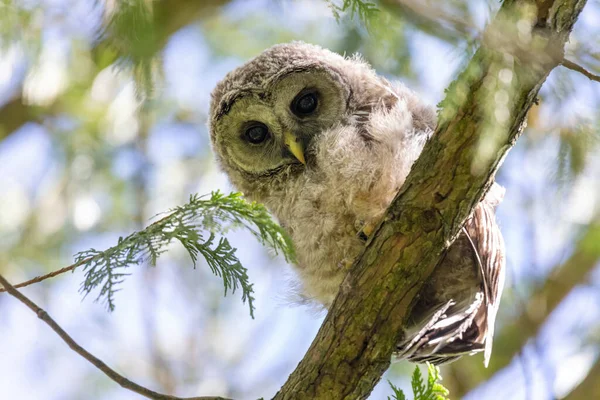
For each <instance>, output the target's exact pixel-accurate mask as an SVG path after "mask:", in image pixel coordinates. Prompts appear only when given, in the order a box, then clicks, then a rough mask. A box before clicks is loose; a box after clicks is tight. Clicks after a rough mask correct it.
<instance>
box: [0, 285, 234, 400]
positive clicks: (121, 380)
mask: <svg viewBox="0 0 600 400" xmlns="http://www.w3.org/2000/svg"><path fill="white" fill-rule="evenodd" d="M0 285H2V286H3V287H4V289H5V290H6V291H7V292H8V293H9V294H10V295H11V296H14V297H15V298H16V299H17V300H19V301H20V302H21V303H23V304H25V305H26V306H27V307H29V309H31V311H33V312H34V313H35V314H36V315H37V316H38V318H40V319H41V320H42V321H44V322H45V323H46V324H48V326H50V328H52V330H53V331H54V332H56V334H57V335H58V336H60V338H61V339H62V340H63V341H64V342H65V343H66V344H67V345H68V346H69V347H70V348H71V350H73V351H74V352H76V353H77V354H79V355H80V356H81V357H83V358H85V359H86V360H87V361H89V362H90V363H91V364H93V365H94V366H95V367H96V368H98V369H99V370H100V371H102V372H104V374H105V375H106V376H108V377H109V378H110V379H112V380H113V381H115V382H116V383H118V384H119V385H121V386H122V387H124V388H125V389H129V390H131V391H132V392H135V393H138V394H140V395H142V396H144V397H146V398H149V399H154V400H229V399H226V398H224V397H218V396H208V397H186V398H182V397H176V396H170V395H167V394H162V393H157V392H155V391H152V390H150V389H147V388H145V387H143V386H140V385H138V384H137V383H135V382H132V381H130V380H129V379H127V378H125V377H124V376H123V375H121V374H119V373H118V372H116V371H115V370H113V369H112V368H110V367H109V366H108V365H106V364H105V363H104V362H103V361H102V360H100V359H99V358H96V357H95V356H94V355H92V354H91V353H90V352H88V351H87V350H86V349H84V348H83V347H81V346H80V345H79V344H78V343H77V342H75V340H73V338H72V337H71V336H69V334H68V333H67V332H65V331H64V330H63V329H62V328H61V327H60V325H58V324H57V323H56V321H54V320H53V319H52V318H51V317H50V315H48V313H47V312H46V311H44V310H43V309H41V308H40V307H38V305H37V304H35V303H34V302H33V301H31V300H29V299H28V298H27V297H26V296H25V295H23V294H22V293H21V292H19V291H18V290H17V289H16V288H15V287H14V286H13V285H11V284H10V283H9V282H8V281H7V280H6V279H4V277H3V276H2V275H0Z"/></svg>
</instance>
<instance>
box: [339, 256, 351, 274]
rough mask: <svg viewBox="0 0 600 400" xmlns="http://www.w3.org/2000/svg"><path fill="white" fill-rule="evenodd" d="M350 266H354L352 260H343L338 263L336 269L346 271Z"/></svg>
mask: <svg viewBox="0 0 600 400" xmlns="http://www.w3.org/2000/svg"><path fill="white" fill-rule="evenodd" d="M352 264H354V259H353V258H344V259H343V260H342V261H340V262H339V263H338V267H339V268H340V269H343V270H345V271H348V270H349V269H350V267H351V266H352Z"/></svg>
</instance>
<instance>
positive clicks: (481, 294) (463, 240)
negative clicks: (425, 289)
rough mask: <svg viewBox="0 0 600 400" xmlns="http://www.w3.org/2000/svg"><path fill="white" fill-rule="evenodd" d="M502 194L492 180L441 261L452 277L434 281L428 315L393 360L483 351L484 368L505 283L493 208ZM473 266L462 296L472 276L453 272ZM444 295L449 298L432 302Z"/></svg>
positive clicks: (446, 358)
mask: <svg viewBox="0 0 600 400" xmlns="http://www.w3.org/2000/svg"><path fill="white" fill-rule="evenodd" d="M503 195H504V189H503V188H502V187H501V186H500V185H497V184H494V185H493V186H492V188H491V189H490V191H489V192H488V194H487V195H486V197H485V198H484V199H483V200H482V201H481V202H480V203H479V204H478V205H477V207H476V208H475V210H474V212H473V214H472V216H471V217H470V218H469V219H468V220H467V222H466V224H465V228H464V230H463V234H461V235H460V236H459V237H458V238H457V240H456V241H455V242H454V243H453V244H452V246H451V247H450V249H449V250H448V251H447V253H446V255H445V256H444V258H443V259H442V262H441V264H440V266H441V267H442V270H443V272H445V273H448V272H451V274H452V276H446V275H443V276H442V277H441V279H442V283H441V284H440V283H439V282H438V283H437V285H439V286H435V285H434V287H436V291H437V292H436V293H435V296H432V295H431V293H430V294H429V295H430V296H431V297H433V299H429V302H427V301H425V303H431V302H433V304H432V307H431V309H430V310H429V314H428V315H427V316H425V317H420V318H419V320H420V322H419V323H418V324H416V325H415V326H413V327H411V328H410V329H408V330H407V332H406V334H405V338H406V340H405V341H404V342H402V343H400V344H399V345H398V350H397V352H396V354H395V356H396V358H397V359H408V360H410V361H413V362H424V361H429V362H432V363H434V364H442V363H446V362H451V361H454V360H456V359H458V358H459V357H460V356H462V355H464V354H473V353H477V352H480V351H482V350H483V351H484V363H485V365H486V366H487V364H488V362H489V358H490V355H491V351H492V341H493V334H494V325H495V320H496V314H497V312H498V306H499V303H500V296H501V294H502V289H503V286H504V266H505V256H504V241H503V239H502V234H501V232H500V229H499V228H498V226H497V224H496V220H495V207H496V206H497V205H498V204H499V203H500V201H501V200H502V197H503ZM473 262H475V263H476V265H473ZM440 266H438V268H440ZM449 267H450V268H449ZM448 268H449V269H448ZM472 268H477V271H476V273H475V276H476V277H477V278H476V279H477V281H476V282H474V284H475V286H476V287H475V290H473V291H472V295H466V296H465V295H463V293H468V292H470V290H469V286H470V283H469V282H470V278H469V277H468V276H456V275H457V274H459V275H460V274H465V275H469V274H468V272H474V271H473V270H472ZM444 269H445V271H444ZM436 270H437V268H436ZM434 275H435V273H434ZM438 279H440V278H439V277H438ZM465 282H466V283H465ZM453 285H455V286H460V287H453ZM465 285H466V286H465ZM448 286H449V287H448ZM477 287H478V288H477ZM443 292H447V293H443ZM448 293H450V296H448ZM447 297H451V298H450V299H449V300H444V301H439V302H437V303H436V300H437V299H439V298H447Z"/></svg>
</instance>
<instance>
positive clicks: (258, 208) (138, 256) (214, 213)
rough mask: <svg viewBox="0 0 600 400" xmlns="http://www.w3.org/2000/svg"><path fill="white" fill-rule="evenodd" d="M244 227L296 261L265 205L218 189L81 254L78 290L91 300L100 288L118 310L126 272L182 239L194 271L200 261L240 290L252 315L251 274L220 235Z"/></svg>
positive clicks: (101, 295) (228, 285) (226, 284)
mask: <svg viewBox="0 0 600 400" xmlns="http://www.w3.org/2000/svg"><path fill="white" fill-rule="evenodd" d="M240 227H241V228H245V229H247V230H249V231H250V232H251V233H252V234H253V235H254V236H255V237H256V238H257V239H258V240H259V242H260V243H261V244H263V245H265V246H268V247H270V248H272V249H273V250H274V251H275V253H276V254H277V253H279V252H281V253H283V255H284V256H285V258H286V260H288V261H291V262H293V261H294V259H295V258H294V251H293V245H292V242H291V240H290V238H289V237H288V236H287V234H286V233H285V232H284V231H283V229H282V228H281V227H280V226H279V225H278V224H277V223H275V222H274V221H273V219H272V218H271V216H270V215H269V213H268V211H267V210H266V208H265V207H264V206H263V205H261V204H258V203H256V202H252V203H250V202H247V201H246V200H244V198H243V197H242V195H241V194H240V193H232V194H229V195H225V194H223V193H221V192H219V191H217V192H213V193H212V194H211V195H210V197H208V196H202V197H200V196H198V195H192V196H190V199H189V201H188V203H187V204H185V205H183V206H179V207H177V208H175V209H172V210H170V211H169V212H168V213H167V214H166V216H164V217H163V218H161V219H160V220H158V221H156V222H154V223H153V224H151V225H149V226H148V227H146V229H144V230H141V231H139V232H134V233H132V234H131V235H129V236H127V237H125V238H122V237H121V238H119V241H118V243H117V245H115V246H113V247H111V248H109V249H107V250H103V251H99V250H96V249H90V250H86V251H82V252H79V253H77V254H76V255H75V262H76V263H81V265H82V266H83V268H84V271H85V281H84V282H83V283H82V284H81V288H80V291H81V292H82V293H83V294H84V295H85V296H87V295H88V294H89V293H90V292H91V291H92V290H94V289H96V288H100V292H99V294H98V297H97V299H96V300H99V299H103V300H104V301H105V302H106V304H107V307H108V309H109V310H111V311H112V310H114V308H115V304H114V294H115V293H116V292H117V291H118V289H117V287H118V285H119V284H120V283H121V282H122V281H123V280H124V279H125V277H126V276H127V275H129V274H128V273H125V272H124V271H125V269H126V268H128V267H129V266H130V265H131V264H140V263H142V262H145V261H148V262H150V263H151V264H152V265H154V264H156V260H157V259H158V257H159V256H160V255H161V254H162V253H164V252H165V251H166V247H167V246H168V245H169V244H171V243H172V242H173V241H178V242H179V243H181V245H182V246H183V247H184V248H185V249H186V250H187V252H188V254H189V255H190V258H191V259H192V263H193V264H194V267H195V266H196V263H197V262H198V259H199V258H200V257H202V258H203V259H204V260H205V261H206V263H207V264H208V266H209V268H210V269H211V271H212V272H213V273H214V274H215V275H217V276H219V277H221V278H222V279H223V284H224V288H225V294H227V291H228V290H231V291H232V292H235V291H236V290H237V289H238V288H241V290H242V300H243V301H244V302H246V301H248V305H249V307H250V315H251V316H254V306H253V300H254V298H253V297H252V293H253V290H252V284H250V282H249V281H248V275H247V273H246V272H247V270H246V268H244V267H243V266H242V265H241V263H240V261H239V260H238V258H237V257H236V255H235V251H236V249H235V248H233V247H231V245H230V244H229V241H228V240H227V239H226V238H224V237H222V235H223V234H225V233H226V232H227V231H229V230H230V229H234V228H240Z"/></svg>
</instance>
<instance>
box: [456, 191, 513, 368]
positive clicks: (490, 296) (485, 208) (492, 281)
mask: <svg viewBox="0 0 600 400" xmlns="http://www.w3.org/2000/svg"><path fill="white" fill-rule="evenodd" d="M503 198H504V188H503V187H502V186H500V185H498V184H497V183H494V184H493V185H492V187H491V189H490V190H489V192H488V193H487V195H486V197H485V198H484V199H483V200H482V202H481V203H480V204H478V206H477V207H475V211H474V212H473V216H472V217H471V219H470V220H469V222H468V223H467V226H466V227H465V228H466V230H467V233H468V236H469V237H470V238H475V239H476V240H475V241H474V243H473V245H474V246H475V254H476V257H478V264H479V266H480V268H481V275H482V278H483V289H484V291H483V294H484V305H485V307H486V311H487V312H486V313H485V314H486V315H485V319H486V322H485V323H486V325H487V326H486V333H485V352H484V363H485V366H486V367H487V365H488V363H489V360H490V356H491V354H492V343H493V337H494V326H495V322H496V314H497V313H498V308H499V306H500V297H501V295H502V291H503V289H504V276H505V265H506V256H505V248H504V239H503V238H502V233H501V232H500V228H499V227H498V225H497V223H496V217H495V209H496V206H497V205H498V204H500V202H501V201H502V199H503ZM481 322H483V321H481Z"/></svg>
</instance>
